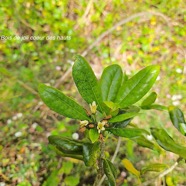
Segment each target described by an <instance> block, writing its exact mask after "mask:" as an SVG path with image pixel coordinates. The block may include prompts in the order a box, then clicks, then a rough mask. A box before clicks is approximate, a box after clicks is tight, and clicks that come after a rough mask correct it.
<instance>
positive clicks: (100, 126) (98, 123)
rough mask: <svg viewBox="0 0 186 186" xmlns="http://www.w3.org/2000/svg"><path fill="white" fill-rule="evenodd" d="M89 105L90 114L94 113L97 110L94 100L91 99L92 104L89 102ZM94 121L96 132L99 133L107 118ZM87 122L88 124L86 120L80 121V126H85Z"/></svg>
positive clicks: (102, 129) (103, 128) (103, 127)
mask: <svg viewBox="0 0 186 186" xmlns="http://www.w3.org/2000/svg"><path fill="white" fill-rule="evenodd" d="M89 106H90V111H91V114H93V115H95V114H96V112H97V105H96V102H95V101H93V102H92V104H89ZM96 123H97V130H98V133H101V131H104V130H105V125H106V124H107V120H102V121H99V122H96ZM88 124H89V122H88V121H87V120H83V121H80V128H83V127H86V126H88Z"/></svg>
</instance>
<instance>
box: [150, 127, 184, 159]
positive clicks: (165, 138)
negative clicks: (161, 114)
mask: <svg viewBox="0 0 186 186" xmlns="http://www.w3.org/2000/svg"><path fill="white" fill-rule="evenodd" d="M151 133H152V135H153V136H154V138H155V139H156V141H157V143H158V144H159V145H160V146H161V147H162V148H163V149H165V150H166V151H170V152H173V153H175V154H178V155H180V156H181V157H182V158H184V159H186V147H184V146H181V145H179V144H177V143H176V142H175V141H174V140H173V139H172V138H171V137H170V136H169V135H168V134H167V132H166V131H165V130H163V129H157V128H151Z"/></svg>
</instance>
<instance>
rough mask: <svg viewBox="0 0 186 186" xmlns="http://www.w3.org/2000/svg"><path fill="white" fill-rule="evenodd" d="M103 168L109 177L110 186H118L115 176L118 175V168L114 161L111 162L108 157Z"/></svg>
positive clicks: (104, 160)
mask: <svg viewBox="0 0 186 186" xmlns="http://www.w3.org/2000/svg"><path fill="white" fill-rule="evenodd" d="M103 169H104V172H105V175H106V176H107V178H108V182H109V186H116V181H115V178H116V176H117V170H116V168H115V167H114V165H113V164H112V162H110V161H109V160H107V159H103Z"/></svg>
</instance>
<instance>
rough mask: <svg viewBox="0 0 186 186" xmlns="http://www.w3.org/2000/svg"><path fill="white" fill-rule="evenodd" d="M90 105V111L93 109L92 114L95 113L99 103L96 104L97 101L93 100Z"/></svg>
mask: <svg viewBox="0 0 186 186" xmlns="http://www.w3.org/2000/svg"><path fill="white" fill-rule="evenodd" d="M89 106H90V111H91V113H92V114H95V113H96V111H97V105H96V102H95V101H93V102H92V104H89Z"/></svg>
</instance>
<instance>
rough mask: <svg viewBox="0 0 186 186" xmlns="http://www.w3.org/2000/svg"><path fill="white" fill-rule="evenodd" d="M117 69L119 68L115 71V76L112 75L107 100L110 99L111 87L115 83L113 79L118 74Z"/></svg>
mask: <svg viewBox="0 0 186 186" xmlns="http://www.w3.org/2000/svg"><path fill="white" fill-rule="evenodd" d="M117 71H118V69H116V72H115V73H114V76H113V78H112V77H111V83H110V85H109V91H108V93H107V96H106V100H108V96H109V92H110V90H111V87H112V85H113V83H114V81H113V80H114V79H115V77H116V75H117Z"/></svg>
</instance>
